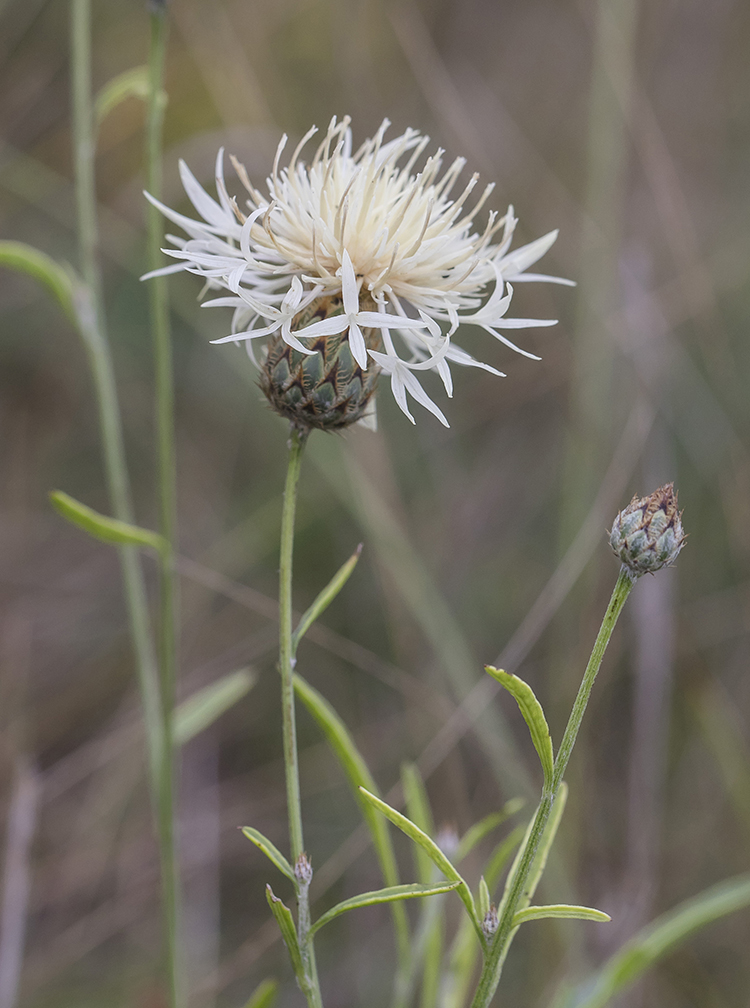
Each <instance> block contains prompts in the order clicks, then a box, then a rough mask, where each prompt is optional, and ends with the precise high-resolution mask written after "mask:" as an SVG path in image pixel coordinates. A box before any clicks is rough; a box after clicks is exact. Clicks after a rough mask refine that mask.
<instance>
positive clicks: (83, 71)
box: [70, 0, 164, 796]
mask: <svg viewBox="0 0 750 1008" xmlns="http://www.w3.org/2000/svg"><path fill="white" fill-rule="evenodd" d="M70 13H71V24H70V27H71V68H72V110H73V160H74V165H75V190H76V209H77V226H78V243H79V260H80V271H81V276H82V278H83V284H82V285H81V286H80V287H78V288H77V289H76V290H75V293H74V297H75V308H76V318H77V322H78V330H79V333H80V335H81V338H82V340H83V345H84V348H85V350H86V354H87V357H88V363H89V367H90V369H91V377H92V381H93V385H94V392H95V395H96V402H97V408H98V412H99V426H100V430H101V438H102V449H103V455H104V469H105V477H106V482H107V489H108V492H109V498H110V504H111V507H112V513H113V514H114V516H115V517H116V518H119V519H120V520H122V521H125V522H132V521H133V506H132V503H131V495H130V483H129V479H128V472H127V465H126V462H125V446H124V441H123V434H122V420H121V416H120V407H119V403H118V397H117V386H116V384H115V377H114V369H113V367H112V357H111V354H110V350H109V344H108V341H107V336H106V320H105V314H104V307H103V299H102V284H101V274H100V269H99V260H98V255H97V247H98V234H97V223H96V189H95V176H94V153H95V128H94V115H93V103H92V98H91V0H72V3H71V8H70ZM119 553H120V561H121V565H122V575H123V583H124V590H125V602H126V606H127V612H128V620H129V624H130V636H131V639H132V643H133V651H134V654H135V659H136V668H137V672H138V680H139V685H140V690H141V698H142V703H143V713H144V721H145V726H146V743H147V747H148V756H149V769H150V780H151V785H152V789H153V793H154V796H156V792H157V789H158V788H157V783H158V778H159V768H160V766H161V763H162V758H163V751H164V737H163V731H162V722H161V701H160V696H159V680H158V674H157V667H156V660H155V657H154V652H153V647H152V642H151V627H150V620H149V614H148V603H147V599H146V589H145V583H144V579H143V572H142V569H141V565H140V561H139V559H138V553H137V550H136V549H135V547H131V546H122V547H120V548H119Z"/></svg>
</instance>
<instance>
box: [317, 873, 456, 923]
mask: <svg viewBox="0 0 750 1008" xmlns="http://www.w3.org/2000/svg"><path fill="white" fill-rule="evenodd" d="M458 885H459V883H458V882H436V883H435V884H433V885H419V884H417V883H412V884H410V885H399V886H390V887H389V888H387V889H376V890H375V891H374V892H366V893H360V894H359V896H352V897H351V899H347V900H343V902H341V903H337V904H336V906H334V907H331V909H330V910H328V911H327V912H326V913H324V914H323V916H322V917H319V918H318V920H316V921H315V923H314V924H313V926H312V927H311V928H310V934H311V935H313V934H315V932H316V931H319V930H320V929H321V928H322V927H325V925H326V924H328V923H329V921H332V920H334V918H336V917H339V916H340V915H341V914H343V913H346V912H347V911H348V910H356V909H357V908H358V907H365V906H374V905H376V904H377V903H393V902H396V901H397V900H405V899H413V898H414V897H416V896H438V895H440V893H446V892H450V891H451V889H455V888H456V887H457V886H458Z"/></svg>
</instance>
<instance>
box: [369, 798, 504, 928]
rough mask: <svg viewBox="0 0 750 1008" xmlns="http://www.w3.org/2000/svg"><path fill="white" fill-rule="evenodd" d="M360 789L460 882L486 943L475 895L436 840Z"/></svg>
mask: <svg viewBox="0 0 750 1008" xmlns="http://www.w3.org/2000/svg"><path fill="white" fill-rule="evenodd" d="M359 790H360V791H361V792H362V795H363V796H364V797H365V798H366V799H367V801H368V802H370V804H371V805H373V806H374V807H375V808H376V809H378V811H380V812H382V813H383V815H384V816H385V817H386V818H387V819H390V821H391V822H392V823H393V825H394V826H398V828H399V829H400V830H401V831H402V832H404V833H406V835H407V836H408V837H409V838H410V839H411V840H413V841H414V843H416V844H419V846H420V847H421V848H422V849H423V850H424V851H425V853H426V854H427V856H428V857H429V858H430V860H431V861H432V862H433V864H435V865H437V867H438V868H439V869H440V871H441V872H442V873H443V875H445V876H446V878H448V879H450V880H451V881H453V882H458V883H460V884H459V885H458V886H457V887H456V892H457V893H458V895H459V896H460V897H461V900H462V902H463V904H464V906H465V907H466V910H467V912H468V914H469V916H470V917H471V920H472V923H473V924H474V929H475V931H476V932H477V935H478V937H479V940H480V941H481V942H482V945H484V944H485V937H484V934H483V932H482V929H481V926H480V922H479V920H478V918H477V911H476V907H475V906H474V897H473V896H472V895H471V890H470V889H469V887H468V885H467V884H466V882H465V881H464V879H463V878H462V877H461V875H460V873H459V872H458V871H457V869H456V868H455V867H454V866H453V865H452V864H451V863H450V861H449V860H448V858H447V857H446V856H445V854H443V852H442V851H441V850H440V848H439V847H438V845H437V844H436V843H435V841H434V840H432V839H431V838H430V837H428V836H427V834H426V833H425V832H424V831H423V830H421V829H420V828H419V826H416V825H415V824H414V823H413V822H412V821H411V819H407V818H406V816H405V815H401V813H400V812H397V811H396V809H395V808H391V806H390V805H388V804H387V803H386V802H384V801H382V800H381V799H380V798H377V797H376V796H375V795H374V794H370V792H369V791H367V790H366V789H365V788H363V787H360V789H359Z"/></svg>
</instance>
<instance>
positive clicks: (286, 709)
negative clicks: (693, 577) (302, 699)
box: [279, 427, 307, 864]
mask: <svg viewBox="0 0 750 1008" xmlns="http://www.w3.org/2000/svg"><path fill="white" fill-rule="evenodd" d="M306 440H307V432H304V433H303V432H300V431H298V430H297V429H296V428H295V427H292V430H291V435H290V438H289V465H288V469H287V474H286V486H285V488H284V506H283V509H282V512H281V556H280V561H279V672H280V673H281V713H282V724H283V732H284V767H285V772H286V801H287V815H288V817H289V846H290V848H291V851H292V864H294V863H296V861H297V859H298V858H299V856H300V854H302V853H303V851H304V849H305V845H304V841H303V838H302V805H301V802H300V793H299V765H298V760H297V729H296V724H295V714H294V682H293V679H292V674H293V672H294V661H293V650H292V647H293V645H292V555H293V550H294V515H295V511H296V507H297V483H298V481H299V473H300V467H301V464H302V452H303V450H304V447H305V442H306Z"/></svg>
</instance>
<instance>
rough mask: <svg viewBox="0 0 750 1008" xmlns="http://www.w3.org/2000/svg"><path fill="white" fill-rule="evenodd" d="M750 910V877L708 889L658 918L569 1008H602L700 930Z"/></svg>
mask: <svg viewBox="0 0 750 1008" xmlns="http://www.w3.org/2000/svg"><path fill="white" fill-rule="evenodd" d="M747 906H750V875H747V874H746V875H739V876H736V877H735V878H731V879H727V880H726V881H725V882H720V883H719V884H718V885H715V886H711V888H710V889H705V890H704V891H703V892H702V893H700V894H699V895H698V896H694V897H693V898H692V899H688V900H685V901H684V903H680V904H679V905H678V906H676V907H675V908H674V909H673V910H669V911H668V912H667V913H665V914H662V916H661V917H657V918H656V920H655V921H652V922H651V924H649V925H647V926H646V927H645V928H643V930H642V931H639V932H638V934H637V935H636V936H635V937H634V938H631V940H630V941H629V942H627V943H626V944H625V945H624V946H623V947H622V948H621V949H620V951H619V952H617V953H615V955H613V956H612V958H611V959H609V961H608V962H606V963H605V964H604V966H603V967H602V968H601V970H599V972H598V973H597V974H596V975H595V977H594V979H593V982H592V981H589V982H587V983H586V984H585V988H584V989H585V993H584V994H583V995H579V996H575V995H574V996H573V997H572V998H571V999H570V1000H569V1001H568V1002H566V1004H567V1005H568V1006H569V1008H573V1006H574V1008H603V1006H604V1005H606V1004H608V1003H609V1001H610V1000H611V999H612V998H613V997H615V995H617V994H619V993H620V992H621V991H623V990H624V989H625V988H626V987H628V986H629V985H630V984H631V983H633V981H635V980H637V979H638V977H639V976H641V974H642V973H645V971H646V970H647V969H650V968H651V967H652V966H653V965H654V964H655V963H656V962H658V960H659V959H661V958H662V957H663V956H664V955H666V954H667V953H668V952H670V951H671V950H672V949H673V948H675V947H676V946H677V945H679V944H680V942H683V941H685V939H686V938H688V937H689V936H690V935H692V934H694V933H695V932H696V931H699V930H700V929H701V928H703V927H705V926H706V925H707V924H710V923H711V922H712V921H715V920H718V919H719V918H720V917H726V915H727V914H730V913H734V912H735V911H737V910H742V909H743V908H744V907H747Z"/></svg>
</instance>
